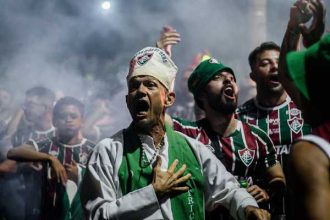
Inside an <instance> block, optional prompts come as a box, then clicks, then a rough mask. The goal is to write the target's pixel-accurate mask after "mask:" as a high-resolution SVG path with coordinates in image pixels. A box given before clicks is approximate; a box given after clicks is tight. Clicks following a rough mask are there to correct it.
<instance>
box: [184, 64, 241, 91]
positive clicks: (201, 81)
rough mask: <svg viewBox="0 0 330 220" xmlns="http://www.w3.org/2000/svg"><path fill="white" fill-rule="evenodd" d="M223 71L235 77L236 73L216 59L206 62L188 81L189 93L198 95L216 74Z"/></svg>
mask: <svg viewBox="0 0 330 220" xmlns="http://www.w3.org/2000/svg"><path fill="white" fill-rule="evenodd" d="M222 71H227V72H230V73H231V74H233V76H234V77H235V74H234V71H233V70H232V69H231V68H230V67H227V66H225V65H223V64H222V63H220V62H218V61H217V60H216V59H214V58H210V59H207V60H204V61H203V62H201V63H200V64H199V65H198V66H197V67H196V68H195V70H194V71H193V72H192V74H191V75H190V77H189V79H188V88H189V91H190V92H192V93H193V94H194V95H196V94H197V93H198V92H200V91H201V90H202V89H203V88H204V87H205V86H206V85H207V83H208V82H209V81H210V80H211V79H212V78H213V77H214V76H215V75H216V74H218V73H219V72H222ZM235 81H236V78H235Z"/></svg>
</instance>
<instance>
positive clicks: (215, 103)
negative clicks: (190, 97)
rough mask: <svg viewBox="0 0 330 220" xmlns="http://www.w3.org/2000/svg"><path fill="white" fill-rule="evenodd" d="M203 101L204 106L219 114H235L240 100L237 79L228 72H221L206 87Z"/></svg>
mask: <svg viewBox="0 0 330 220" xmlns="http://www.w3.org/2000/svg"><path fill="white" fill-rule="evenodd" d="M203 97H204V98H203ZM202 99H203V100H204V101H203V103H204V104H203V105H204V106H205V105H208V106H210V108H212V109H213V110H215V111H217V112H221V113H224V114H232V113H234V111H235V110H236V108H237V99H238V87H237V84H236V81H235V77H234V76H233V75H232V74H231V73H230V72H227V71H222V72H219V73H218V74H216V75H215V76H214V77H213V78H212V79H211V80H210V81H209V82H208V84H207V85H206V87H205V89H204V91H203V95H202Z"/></svg>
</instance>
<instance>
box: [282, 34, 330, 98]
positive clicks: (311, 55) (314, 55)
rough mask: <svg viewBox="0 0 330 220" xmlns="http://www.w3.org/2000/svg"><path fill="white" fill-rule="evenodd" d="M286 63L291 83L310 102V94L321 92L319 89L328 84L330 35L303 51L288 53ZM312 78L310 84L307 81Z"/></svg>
mask: <svg viewBox="0 0 330 220" xmlns="http://www.w3.org/2000/svg"><path fill="white" fill-rule="evenodd" d="M286 61H287V64H288V72H289V75H290V77H291V79H292V80H293V83H294V84H295V85H296V86H297V88H298V89H299V91H300V92H301V93H302V94H303V95H304V96H305V98H307V99H308V100H310V98H311V92H314V93H315V92H316V91H317V90H319V91H321V90H320V89H321V88H320V87H322V88H323V87H327V86H326V84H327V83H329V82H328V80H326V79H328V78H329V76H328V74H330V35H329V34H328V35H326V36H325V37H323V38H322V39H321V40H320V41H319V42H317V43H315V44H313V45H312V46H311V47H309V48H308V49H306V50H304V51H299V52H290V53H288V55H287V57H286ZM312 76H313V83H312V84H311V83H310V82H309V81H308V79H310V80H311V79H312V78H311V77H312ZM316 81H317V82H316ZM323 89H325V88H323ZM320 95H322V94H320ZM323 95H324V94H323Z"/></svg>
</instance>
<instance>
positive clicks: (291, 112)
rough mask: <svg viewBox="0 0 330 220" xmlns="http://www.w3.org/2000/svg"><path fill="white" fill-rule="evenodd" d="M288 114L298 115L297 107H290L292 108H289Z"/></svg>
mask: <svg viewBox="0 0 330 220" xmlns="http://www.w3.org/2000/svg"><path fill="white" fill-rule="evenodd" d="M290 114H291V115H292V116H298V115H300V110H299V109H297V108H292V109H290Z"/></svg>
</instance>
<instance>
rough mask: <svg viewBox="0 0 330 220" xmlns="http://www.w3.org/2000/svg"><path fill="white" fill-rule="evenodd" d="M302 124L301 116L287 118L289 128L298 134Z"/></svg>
mask: <svg viewBox="0 0 330 220" xmlns="http://www.w3.org/2000/svg"><path fill="white" fill-rule="evenodd" d="M303 124H304V120H303V119H301V118H297V117H294V118H291V119H290V120H288V125H289V127H290V129H291V130H292V131H293V132H294V133H296V134H298V133H299V132H300V131H301V128H302V127H303Z"/></svg>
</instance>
